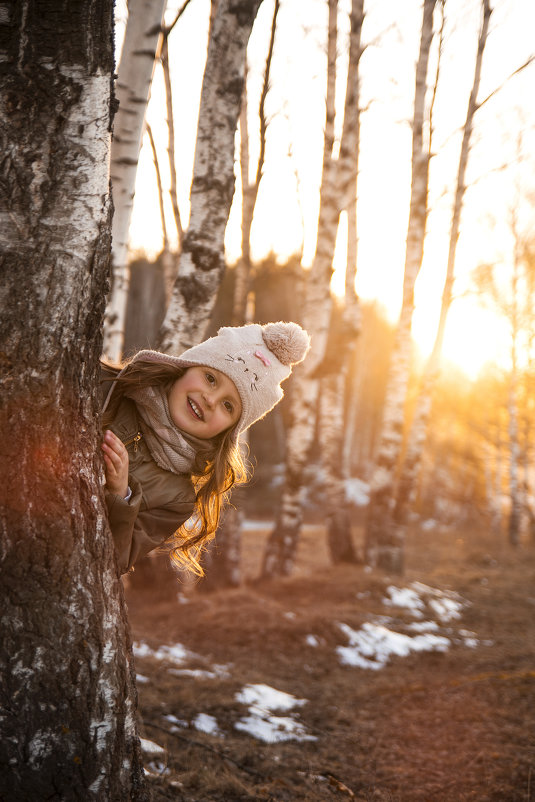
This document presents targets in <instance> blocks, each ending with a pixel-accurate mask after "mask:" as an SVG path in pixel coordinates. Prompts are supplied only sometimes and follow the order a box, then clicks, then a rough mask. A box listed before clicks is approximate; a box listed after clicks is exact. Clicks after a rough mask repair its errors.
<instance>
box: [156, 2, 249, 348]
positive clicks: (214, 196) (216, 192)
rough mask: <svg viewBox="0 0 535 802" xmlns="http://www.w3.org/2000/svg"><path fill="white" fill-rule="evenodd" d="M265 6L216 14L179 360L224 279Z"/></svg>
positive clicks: (229, 6)
mask: <svg viewBox="0 0 535 802" xmlns="http://www.w3.org/2000/svg"><path fill="white" fill-rule="evenodd" d="M260 3H261V0H221V2H220V3H219V5H218V8H217V13H216V17H215V21H214V26H213V31H212V35H211V37H210V42H209V46H208V57H207V60H206V68H205V71H204V79H203V87H202V93H201V105H200V110H199V124H198V131H197V144H196V148H195V163H194V168H193V182H192V187H191V213H190V221H189V226H188V230H187V232H186V234H185V237H184V241H183V243H182V252H181V254H180V261H179V267H178V277H177V279H176V281H175V286H174V288H173V294H172V297H171V302H170V304H169V308H168V310H167V314H166V317H165V320H164V322H163V325H162V329H161V332H160V346H159V347H160V349H161V350H162V351H164V352H166V353H175V354H179V353H181V352H182V351H183V350H184V349H185V348H188V347H190V346H192V345H194V344H195V343H197V342H200V340H202V338H203V335H204V333H205V330H206V327H207V325H208V322H209V320H210V315H211V312H212V308H213V305H214V303H215V298H216V295H217V291H218V289H219V285H220V282H221V278H222V276H223V272H224V267H225V262H224V236H225V228H226V225H227V220H228V216H229V213H230V206H231V203H232V197H233V195H234V136H235V133H236V126H237V124H238V118H239V114H240V104H241V96H242V91H243V82H244V64H245V52H246V48H247V42H248V41H249V36H250V33H251V30H252V27H253V23H254V20H255V17H256V13H257V11H258V8H259V6H260Z"/></svg>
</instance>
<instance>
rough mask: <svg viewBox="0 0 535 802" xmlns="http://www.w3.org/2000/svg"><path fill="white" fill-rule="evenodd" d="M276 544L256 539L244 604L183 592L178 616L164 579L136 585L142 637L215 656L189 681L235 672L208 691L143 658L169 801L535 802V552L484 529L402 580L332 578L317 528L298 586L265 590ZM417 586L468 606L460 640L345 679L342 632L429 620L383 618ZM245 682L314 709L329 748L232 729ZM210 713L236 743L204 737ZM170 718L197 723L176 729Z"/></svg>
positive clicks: (337, 574)
mask: <svg viewBox="0 0 535 802" xmlns="http://www.w3.org/2000/svg"><path fill="white" fill-rule="evenodd" d="M266 531H267V530H266V529H264V530H262V529H259V530H257V531H252V532H251V531H247V532H246V533H245V535H244V539H245V543H244V552H245V553H244V566H245V571H246V574H247V576H248V577H249V580H248V582H247V583H246V584H244V586H243V587H242V588H240V589H238V590H229V591H224V592H218V593H216V594H213V595H205V594H203V593H200V592H199V591H198V590H195V589H194V588H189V587H188V586H182V587H181V588H180V587H179V588H178V589H179V590H180V592H181V594H182V597H184V596H185V597H186V598H187V599H188V603H178V602H177V599H176V593H175V588H174V586H170V585H165V583H164V585H165V587H162V586H161V585H160V586H159V587H158V591H157V592H156V590H155V589H154V588H153V589H152V590H147V591H140V590H137V589H136V590H135V591H134V589H133V588H130V589H129V588H128V587H127V600H128V605H129V613H130V621H131V625H132V629H133V635H134V639H135V640H136V641H145V642H146V643H148V644H150V646H152V647H153V648H157V647H158V646H160V645H161V644H168V645H171V644H175V643H181V644H183V645H184V646H186V647H187V648H188V649H190V650H193V651H195V652H196V653H198V654H200V655H202V658H203V659H202V660H200V661H197V663H195V664H190V665H191V667H197V668H198V667H201V668H205V669H206V668H210V667H212V666H213V665H214V664H227V665H229V664H230V665H231V668H230V675H229V677H227V678H224V679H209V678H207V679H195V678H191V677H187V676H180V677H177V676H173V675H172V674H171V673H169V670H168V669H169V668H170V667H172V663H169V662H165V661H161V660H159V661H158V660H156V659H154V658H152V657H148V658H138V659H137V660H136V667H137V671H138V672H139V673H140V674H143V675H145V676H146V677H148V678H149V682H148V683H144V684H140V685H139V686H138V690H139V704H140V715H141V717H142V725H141V733H142V735H143V736H144V737H145V738H147V739H150V740H153V741H156V742H157V743H158V744H160V745H161V746H163V747H165V749H166V750H167V751H166V754H165V756H164V758H163V759H162V758H160V759H159V760H158V761H157V763H158V767H157V770H158V771H160V772H162V773H161V774H160V776H150V777H149V783H150V785H151V787H152V788H153V794H154V800H155V802H160V800H168V799H175V800H179V801H182V802H212V800H213V802H216V800H217V802H220V801H221V800H224V801H225V802H234V800H256V799H258V800H273V802H275V800H277V802H278V801H279V800H281V801H282V800H285V801H287V802H298V801H299V800H307V802H313V801H314V800H340V801H342V800H349V799H355V800H377V801H378V802H387V801H388V802H402V801H403V802H419V801H421V802H463V801H464V800H477V802H491V801H492V802H530V800H535V704H534V703H535V698H534V691H535V661H534V645H535V638H534V632H535V628H534V626H533V614H534V612H535V588H534V584H533V580H534V578H535V548H534V547H532V546H524V547H523V548H521V549H519V550H518V551H516V552H515V553H511V552H510V551H509V550H508V548H507V546H506V544H497V543H496V540H495V539H494V541H492V540H491V539H490V537H486V536H485V535H484V534H482V533H479V534H477V533H475V532H468V531H466V532H463V533H459V532H453V531H451V530H450V531H448V532H446V531H443V532H440V531H433V532H427V533H424V532H421V531H415V532H414V533H412V535H411V537H410V541H409V543H408V547H407V554H408V560H407V564H408V568H407V572H406V576H405V577H404V578H403V580H399V579H394V578H388V577H386V576H384V575H382V574H381V573H379V572H375V571H374V572H366V571H365V569H364V568H363V567H362V566H341V567H335V568H332V567H329V568H325V567H323V566H325V565H328V559H327V554H326V546H325V537H324V533H323V532H322V530H321V528H319V527H315V528H314V527H307V528H306V531H305V535H304V537H303V542H302V544H301V548H300V557H299V565H298V568H297V571H296V573H295V576H293V577H292V578H289V579H286V580H282V581H277V582H273V583H269V584H261V583H258V582H256V581H252V580H253V578H254V577H255V576H256V575H257V573H258V564H259V558H260V555H261V553H262V548H263V542H264V538H265V534H266ZM415 580H417V581H420V582H424V583H426V584H428V585H431V586H432V587H434V588H438V589H442V590H445V589H451V590H455V591H457V592H458V593H459V594H461V596H462V598H463V599H464V600H466V601H467V602H469V605H468V606H467V607H466V609H465V610H464V612H463V616H462V619H461V620H460V621H457V622H451V623H450V624H447V625H445V626H443V627H442V634H448V631H449V634H450V636H453V637H454V638H455V637H456V638H457V643H455V644H454V645H453V646H452V648H451V649H450V650H449V651H448V652H446V653H440V652H429V653H415V654H412V655H410V656H408V657H403V658H402V657H397V658H393V659H392V660H391V662H390V663H389V664H388V665H387V666H386V667H385V668H384V669H382V670H380V671H370V670H364V669H360V668H349V667H344V666H342V665H340V663H339V660H338V657H337V655H336V652H335V648H336V646H337V645H346V644H347V641H346V638H345V636H344V635H343V633H342V632H341V631H340V629H339V627H338V623H339V622H344V623H345V624H347V625H349V626H351V627H352V628H353V629H359V627H360V626H362V624H363V623H364V622H366V621H369V620H370V619H371V618H373V616H377V615H389V616H395V617H396V624H397V628H398V629H401V627H402V625H403V622H404V621H405V622H409V621H411V620H413V618H412V617H411V616H410V615H409V614H408V613H407V612H404V611H403V610H397V611H395V610H394V611H393V610H392V609H391V608H390V609H389V608H386V607H384V606H383V604H382V599H383V598H384V596H385V592H384V591H385V588H386V587H387V586H388V585H389V584H395V585H397V586H403V585H408V584H409V583H411V582H413V581H415ZM170 587H172V590H170V589H169V588H170ZM288 613H290V615H288ZM426 618H428V616H426ZM387 626H390V627H391V628H395V625H394V624H390V625H388V624H387ZM459 629H464V630H471V631H472V632H474V633H475V637H476V638H477V639H478V641H479V645H478V647H477V648H470V647H468V646H466V645H464V644H463V642H462V638H459V637H458V631H459ZM311 634H314V635H315V636H316V637H317V638H318V639H319V645H318V646H317V647H315V648H314V647H312V646H309V645H307V643H306V637H307V635H311ZM246 683H265V684H267V685H270V686H272V687H274V688H276V689H278V690H281V691H286V692H288V693H291V694H294V695H295V696H297V697H299V698H304V699H307V700H309V701H308V703H307V704H306V705H304V706H302V707H300V708H296V711H295V717H296V718H297V719H298V720H299V721H300V722H301V723H302V724H303V725H304V726H305V727H306V729H307V732H308V733H311V734H313V735H315V736H316V738H317V740H316V741H304V742H299V741H288V742H283V743H275V744H266V743H263V742H262V741H258V740H255V739H254V738H253V737H252V736H250V735H247V734H245V733H242V732H239V731H237V730H236V729H234V724H235V723H236V722H237V721H238V719H239V718H240V717H242V716H243V715H245V714H246V712H247V711H246V708H245V707H244V706H243V705H240V704H238V703H237V702H236V701H235V698H234V697H235V694H236V692H237V691H239V690H240V689H241V688H242V687H243V685H245V684H246ZM199 712H203V713H208V714H211V715H213V716H215V718H216V719H217V722H218V725H219V728H220V730H221V731H222V732H223V735H222V736H219V737H218V736H216V735H209V734H205V733H202V732H199V731H197V730H196V729H195V728H194V727H193V725H192V724H191V722H192V720H193V719H194V718H195V716H196V715H197V714H198V713H199ZM169 714H172V715H175V716H177V717H178V718H179V719H183V720H185V721H186V722H187V725H186V727H183V728H177V732H176V733H175V734H171V733H169V730H170V729H171V727H172V725H171V724H170V723H169V721H168V720H167V719H165V718H164V716H165V715H169ZM281 715H286V714H284V713H282V714H281ZM150 762H151V761H150V760H149V761H147V763H150ZM152 768H153V769H155V768H156V764H155V763H154V762H153V764H152Z"/></svg>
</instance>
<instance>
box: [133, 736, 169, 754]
mask: <svg viewBox="0 0 535 802" xmlns="http://www.w3.org/2000/svg"><path fill="white" fill-rule="evenodd" d="M139 742H140V744H141V751H142V752H143V753H144V754H145V755H146V756H147V757H164V756H165V754H166V752H165V749H164V748H163V746H160V744H157V743H156V742H155V741H149V740H148V738H140V739H139Z"/></svg>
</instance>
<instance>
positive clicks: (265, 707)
mask: <svg viewBox="0 0 535 802" xmlns="http://www.w3.org/2000/svg"><path fill="white" fill-rule="evenodd" d="M236 701H237V702H240V703H242V704H246V705H249V715H248V716H244V717H243V718H242V719H241V720H240V721H238V722H237V723H236V724H235V728H236V729H237V730H240V731H242V732H246V733H248V734H249V735H252V736H253V738H257V739H258V740H259V741H264V742H265V743H278V742H280V741H290V740H297V741H315V740H316V737H315V736H314V735H309V734H308V733H307V732H306V729H305V727H304V726H303V725H302V724H301V723H300V722H298V721H295V720H294V719H293V718H292V717H291V716H276V715H274V714H273V711H275V710H279V711H281V710H282V711H289V710H292V709H293V708H294V707H299V706H301V705H304V704H306V702H307V700H306V699H297V698H296V697H295V696H292V694H290V693H284V692H283V691H278V690H276V689H275V688H271V687H270V686H269V685H263V684H258V685H245V687H244V688H242V690H241V691H240V692H239V693H237V694H236Z"/></svg>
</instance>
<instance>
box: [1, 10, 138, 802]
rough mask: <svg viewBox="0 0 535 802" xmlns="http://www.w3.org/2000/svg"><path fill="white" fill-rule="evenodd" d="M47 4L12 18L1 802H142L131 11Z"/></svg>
mask: <svg viewBox="0 0 535 802" xmlns="http://www.w3.org/2000/svg"><path fill="white" fill-rule="evenodd" d="M47 8H48V9H49V11H50V12H52V11H53V12H54V13H53V15H52V13H48V14H47V13H43V6H42V4H39V3H37V2H35V1H34V0H22V1H21V2H20V3H17V4H11V5H10V6H9V7H7V6H4V7H3V11H2V14H3V17H2V20H3V22H8V23H9V25H7V24H6V26H5V27H4V38H3V39H2V42H1V45H0V63H1V70H0V147H1V151H2V154H3V159H2V163H1V167H0V170H1V181H0V219H1V221H2V225H1V226H0V231H1V233H0V258H1V273H0V275H1V284H0V303H1V308H2V316H1V318H0V377H1V378H0V431H1V437H0V443H1V446H0V550H1V555H2V559H1V562H0V597H1V599H2V616H1V617H0V621H1V623H0V676H1V677H2V738H1V741H0V766H1V767H2V768H1V770H0V798H2V799H5V800H43V799H64V800H67V799H69V800H70V799H83V800H114V801H115V800H117V801H118V802H122V801H123V800H124V802H127V800H142V799H143V800H144V799H146V795H145V793H144V791H143V774H142V766H141V760H140V753H139V741H138V738H137V733H136V724H135V706H136V694H135V682H134V672H133V663H132V655H131V648H130V643H129V635H128V628H127V620H126V612H125V605H124V600H123V595H122V587H121V583H120V580H119V578H118V576H117V569H116V564H115V558H114V553H113V545H112V540H111V535H110V533H109V530H108V527H107V523H106V515H105V511H104V505H103V497H102V491H101V476H102V467H101V460H100V459H99V457H98V443H99V428H98V420H99V406H100V405H99V403H98V402H97V398H96V396H97V392H96V388H97V381H98V370H99V357H100V351H101V344H102V339H101V336H100V325H101V322H102V316H103V311H104V299H105V290H106V282H107V275H108V270H109V263H110V236H111V200H110V192H109V155H110V153H109V152H110V131H111V92H112V73H113V50H112V41H113V40H112V35H113V31H112V28H113V4H112V2H111V0H100V1H99V2H96V3H92V4H88V3H86V2H84V1H83V0H72V2H70V3H69V4H68V6H67V4H65V3H60V2H58V3H49V4H48V5H47ZM8 9H9V10H8ZM52 24H53V35H51V25H52Z"/></svg>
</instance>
